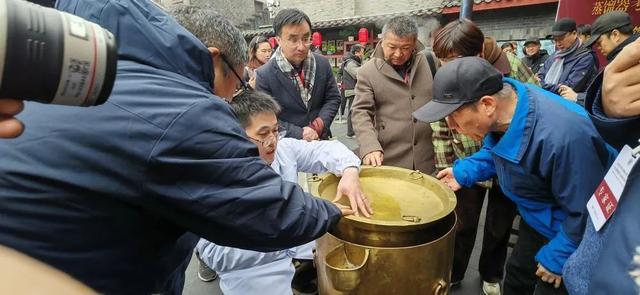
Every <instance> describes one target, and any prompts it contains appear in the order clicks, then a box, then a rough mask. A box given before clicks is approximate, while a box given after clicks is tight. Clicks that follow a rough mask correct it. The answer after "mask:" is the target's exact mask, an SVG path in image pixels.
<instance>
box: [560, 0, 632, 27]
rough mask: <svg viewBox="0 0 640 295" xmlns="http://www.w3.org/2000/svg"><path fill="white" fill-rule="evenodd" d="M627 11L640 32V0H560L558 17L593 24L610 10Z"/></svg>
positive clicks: (578, 22)
mask: <svg viewBox="0 0 640 295" xmlns="http://www.w3.org/2000/svg"><path fill="white" fill-rule="evenodd" d="M616 10H620V11H626V12H627V13H629V15H631V19H632V20H633V24H634V25H635V32H636V33H640V0H560V5H559V7H558V17H557V18H563V17H570V18H573V19H574V20H576V23H577V24H591V23H593V21H594V20H596V18H598V16H601V15H603V14H605V13H607V12H610V11H616Z"/></svg>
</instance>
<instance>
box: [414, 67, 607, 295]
mask: <svg viewBox="0 0 640 295" xmlns="http://www.w3.org/2000/svg"><path fill="white" fill-rule="evenodd" d="M414 116H415V117H416V118H417V119H419V120H423V121H425V122H433V121H437V120H441V119H442V118H444V117H447V120H448V123H449V126H450V127H452V128H455V129H456V130H457V131H458V132H461V133H463V134H465V135H468V136H471V137H472V138H474V139H476V140H480V139H482V138H484V143H483V147H482V150H481V151H479V152H477V153H475V154H474V155H473V156H471V157H468V158H465V159H462V160H458V161H456V162H455V163H454V167H453V168H448V169H445V170H443V171H441V172H440V173H438V177H439V178H442V180H443V181H444V182H445V183H446V184H447V185H448V186H449V187H451V188H452V189H453V190H457V189H460V187H461V185H463V186H466V187H469V186H472V185H473V184H474V183H476V182H478V181H484V180H487V179H490V178H491V177H493V176H496V175H497V176H498V181H499V182H500V187H501V188H502V190H503V191H504V193H505V195H506V196H507V197H509V198H510V199H511V200H513V201H514V203H516V205H517V207H518V211H519V212H520V215H521V216H522V219H523V222H522V223H521V224H520V235H519V238H518V243H517V245H516V246H515V248H514V250H513V253H512V255H511V257H510V258H509V261H508V262H507V266H506V272H507V273H506V277H505V281H504V284H505V286H504V293H505V294H532V293H533V291H534V288H535V289H536V293H537V294H554V293H565V292H566V291H563V289H564V288H562V289H557V288H559V287H561V282H562V278H561V276H560V275H561V274H562V267H563V265H564V263H565V261H566V259H567V258H568V257H569V255H571V253H573V251H574V250H575V249H576V247H577V246H578V244H579V243H580V239H581V237H582V232H583V230H584V224H585V219H586V217H585V215H584V214H583V212H584V209H585V205H586V203H587V200H588V198H589V197H590V196H591V194H592V193H593V191H594V189H595V188H596V186H597V185H598V183H599V181H600V180H601V179H602V177H603V176H604V172H605V169H606V168H607V167H608V165H609V164H610V163H611V162H612V161H613V157H614V156H615V154H616V152H615V151H614V150H613V149H611V148H610V147H609V146H608V145H607V144H606V143H605V142H604V140H603V139H602V138H601V137H600V136H599V135H598V133H597V132H596V130H595V128H594V126H593V124H592V123H591V122H590V120H589V117H588V115H587V113H586V112H585V111H584V109H582V108H581V107H579V106H578V105H576V104H573V103H571V102H569V101H567V100H564V99H563V98H561V97H560V96H557V95H553V94H551V93H549V92H547V91H544V90H542V89H540V88H537V87H535V86H531V85H526V84H522V83H520V82H517V81H515V80H512V79H508V78H505V79H504V84H503V79H502V75H501V74H500V73H499V72H498V71H497V70H496V69H495V68H494V67H492V66H491V65H490V64H489V63H487V62H485V61H483V60H481V59H479V58H476V57H466V58H462V59H457V60H455V61H453V62H451V63H450V64H447V65H445V66H444V67H443V68H442V69H440V70H439V71H438V73H437V74H436V78H435V83H434V99H433V101H432V102H430V103H427V104H426V105H425V106H424V107H423V108H421V109H420V110H418V111H416V112H415V113H414ZM575 171H580V177H575V173H574V172H575ZM536 253H537V254H536ZM534 256H535V257H534ZM536 261H537V263H538V265H537V266H536ZM535 275H538V276H539V277H540V278H541V281H539V282H538V283H536V280H535ZM554 287H555V288H554Z"/></svg>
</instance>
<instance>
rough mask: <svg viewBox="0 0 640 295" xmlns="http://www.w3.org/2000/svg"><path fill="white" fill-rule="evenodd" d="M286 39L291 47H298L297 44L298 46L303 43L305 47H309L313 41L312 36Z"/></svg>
mask: <svg viewBox="0 0 640 295" xmlns="http://www.w3.org/2000/svg"><path fill="white" fill-rule="evenodd" d="M284 41H285V43H287V44H289V45H290V47H296V46H298V44H302V45H304V47H309V46H311V43H312V42H311V37H307V38H302V39H297V38H295V39H292V40H289V39H284Z"/></svg>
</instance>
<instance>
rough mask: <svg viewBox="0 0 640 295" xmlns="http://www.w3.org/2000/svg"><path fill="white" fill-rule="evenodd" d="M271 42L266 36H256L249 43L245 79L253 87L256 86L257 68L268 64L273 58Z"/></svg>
mask: <svg viewBox="0 0 640 295" xmlns="http://www.w3.org/2000/svg"><path fill="white" fill-rule="evenodd" d="M272 52H273V49H272V48H271V43H269V40H268V39H267V38H266V37H263V36H256V37H253V39H251V42H250V43H249V62H248V63H247V66H246V67H245V76H244V79H245V81H247V82H249V85H251V88H255V87H256V69H257V68H259V67H260V66H262V65H263V64H266V63H267V62H268V61H269V58H271V53H272Z"/></svg>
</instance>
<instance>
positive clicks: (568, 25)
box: [551, 17, 577, 37]
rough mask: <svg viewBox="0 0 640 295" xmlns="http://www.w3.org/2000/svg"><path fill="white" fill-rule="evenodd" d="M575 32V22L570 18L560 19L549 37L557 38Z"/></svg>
mask: <svg viewBox="0 0 640 295" xmlns="http://www.w3.org/2000/svg"><path fill="white" fill-rule="evenodd" d="M576 30H577V26H576V21H575V20H573V19H572V18H568V17H565V18H561V19H559V20H558V21H557V22H556V23H555V24H553V27H552V28H551V36H552V37H559V36H562V35H564V34H566V33H569V32H573V31H576Z"/></svg>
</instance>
